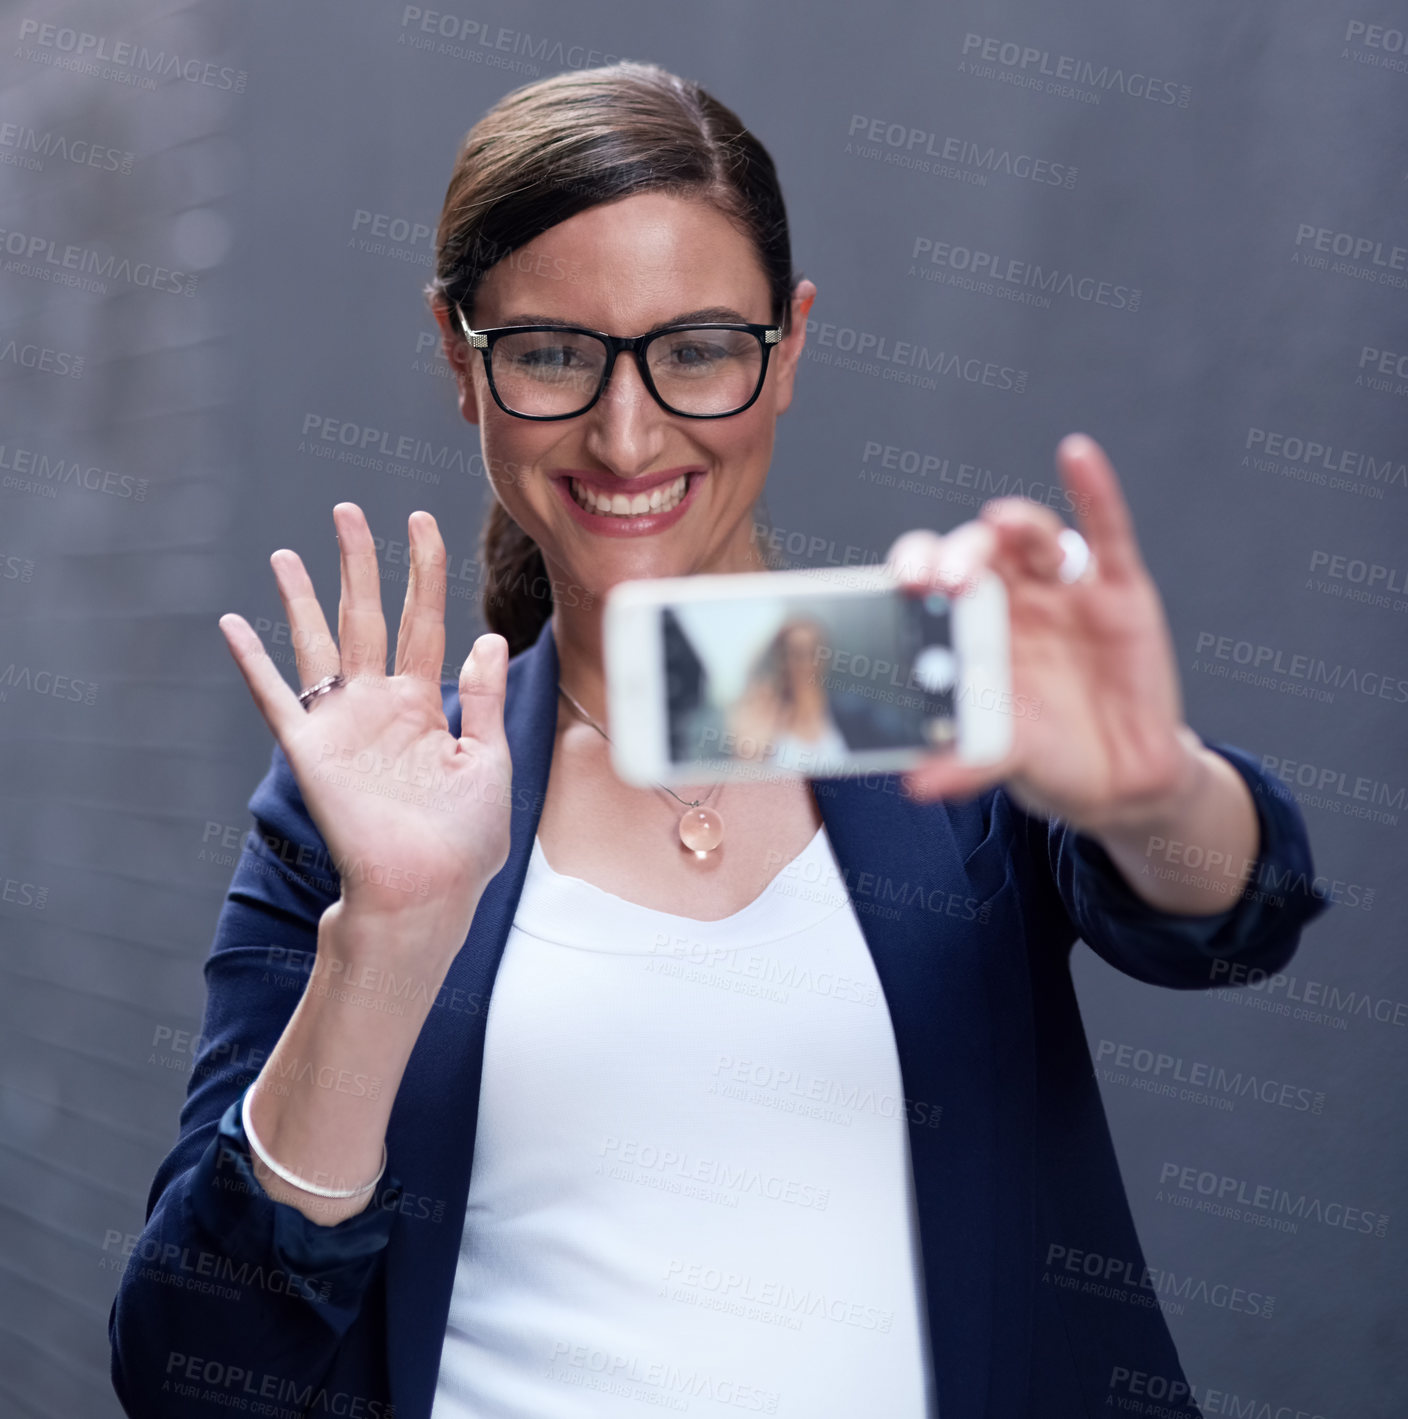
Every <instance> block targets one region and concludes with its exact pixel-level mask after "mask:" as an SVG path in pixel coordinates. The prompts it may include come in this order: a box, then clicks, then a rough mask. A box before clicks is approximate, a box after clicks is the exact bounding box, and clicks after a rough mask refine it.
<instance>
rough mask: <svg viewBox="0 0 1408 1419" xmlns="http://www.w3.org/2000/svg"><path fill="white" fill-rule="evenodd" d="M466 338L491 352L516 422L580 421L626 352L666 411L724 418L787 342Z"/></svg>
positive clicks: (745, 401) (763, 328)
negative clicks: (780, 344) (779, 345)
mask: <svg viewBox="0 0 1408 1419" xmlns="http://www.w3.org/2000/svg"><path fill="white" fill-rule="evenodd" d="M455 313H456V314H457V315H458V316H459V319H460V325H461V327H462V328H463V329H464V334H465V339H467V340H468V341H469V343H470V344H471V345H472V346H473V347H474V348H475V349H477V350H478V351H479V352H480V354H482V355H483V356H484V371H485V373H486V374H487V375H488V378H489V392H490V393H491V394H492V395H493V396H494V402H495V403H496V404H497V405H498V406H499V408H500V409H502V410H503V411H504V413H505V414H512V415H513V416H514V417H515V418H518V419H573V418H576V416H577V415H578V414H585V413H586V412H587V410H588V409H590V408H591V407H592V405H593V404H595V403H596V401H597V400H598V399H600V398H601V394H602V391H603V390H604V389H605V388H606V382H607V380H609V379H610V378H611V371H612V369H613V368H614V367H615V364H616V356H617V355H619V354H621V353H623V352H627V353H630V354H632V355H634V356H635V357H636V367H637V368H638V369H639V370H640V377H641V380H642V382H643V383H644V385H645V387H646V388H647V389H648V390H649V391H650V393H651V395H652V396H653V397H654V399H655V402H656V403H657V404H659V405H660V407H661V408H662V409H664V410H665V412H666V413H667V414H678V415H680V416H681V417H682V418H685V419H726V418H728V416H729V415H730V414H741V413H742V412H743V411H744V410H745V409H747V408H748V407H749V405H751V404H752V403H753V402H754V401H755V400H756V399H757V397H758V395H759V394H760V393H761V392H762V388H763V379H764V377H765V376H766V375H767V372H768V356H769V354H771V352H772V347H773V346H774V345H776V344H777V343H778V341H780V340H781V339H782V327H781V326H778V325H708V324H705V325H667V326H665V327H664V328H662V329H660V330H652V331H651V332H650V333H649V334H648V335H637V336H635V337H633V338H629V339H627V338H625V337H623V336H619V335H607V334H606V333H605V332H604V331H601V330H586V329H583V328H582V327H580V326H575V325H500V326H497V327H495V328H494V329H492V330H471V329H470V328H469V321H468V320H466V319H465V314H464V311H463V310H461V309H460V308H459V306H458V305H457V306H456V307H455Z"/></svg>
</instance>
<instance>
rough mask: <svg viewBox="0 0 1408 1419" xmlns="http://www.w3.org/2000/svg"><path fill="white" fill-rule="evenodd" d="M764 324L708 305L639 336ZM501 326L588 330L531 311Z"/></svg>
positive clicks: (515, 315) (516, 314)
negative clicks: (674, 327) (668, 329)
mask: <svg viewBox="0 0 1408 1419" xmlns="http://www.w3.org/2000/svg"><path fill="white" fill-rule="evenodd" d="M755 323H756V324H759V325H761V324H765V323H766V322H764V321H757V322H754V321H751V320H749V319H748V317H747V316H746V315H742V314H740V313H739V312H738V311H736V310H734V309H733V307H732V306H726V305H710V306H704V307H703V308H702V309H700V310H687V311H685V312H683V314H681V315H676V316H673V317H671V319H669V320H662V321H659V322H657V323H656V324H655V325H652V326H651V327H650V329H649V330H643V331H642V332H641V334H643V335H649V334H651V332H652V331H656V330H664V329H665V328H666V327H667V326H670V325H753V324H755ZM500 324H502V325H569V326H576V328H577V329H579V330H581V329H589V328H590V327H587V326H581V325H578V324H577V322H576V321H575V320H563V319H562V318H561V316H556V315H535V314H533V313H532V312H531V311H514V312H513V314H512V315H508V316H505V317H504V319H503V320H502V321H501V322H500Z"/></svg>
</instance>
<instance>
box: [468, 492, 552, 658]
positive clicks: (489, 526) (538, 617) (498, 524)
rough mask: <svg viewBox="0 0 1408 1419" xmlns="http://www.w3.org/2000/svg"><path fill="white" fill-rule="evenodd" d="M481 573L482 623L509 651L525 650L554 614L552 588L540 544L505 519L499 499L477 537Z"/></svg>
mask: <svg viewBox="0 0 1408 1419" xmlns="http://www.w3.org/2000/svg"><path fill="white" fill-rule="evenodd" d="M479 560H480V565H481V566H482V567H483V569H484V574H485V576H484V579H485V587H484V605H483V613H484V622H485V624H486V625H487V626H488V628H489V629H490V630H491V631H497V632H498V633H499V635H501V636H502V637H503V638H504V639H505V640H506V641H507V642H508V653H509V654H510V655H517V654H518V652H519V651H520V650H527V649H528V647H529V646H530V645H532V644H533V642H534V641H535V640H537V639H538V633H539V632H540V631H541V630H542V629H543V627H544V626H545V625H547V622H548V618H549V617H550V616H551V615H552V587H551V585H550V584H549V582H548V571H547V565H546V563H544V561H543V554H542V552H541V550H540V549H539V547H538V544H537V543H536V542H535V541H533V539H532V538H531V537H530V536H529V535H528V534H527V533H526V532H525V531H524V530H523V529H522V528H521V527H520V526H519V525H518V524H517V523H516V522H515V521H514V520H513V519H512V518H511V517H510V516H509V515H508V511H507V509H506V508H505V507H504V505H503V504H502V503H501V502H500V501H499V500H498V498H497V497H494V498H493V501H492V503H491V505H490V508H489V515H488V517H486V518H485V519H484V528H483V531H482V532H481V533H480V535H479Z"/></svg>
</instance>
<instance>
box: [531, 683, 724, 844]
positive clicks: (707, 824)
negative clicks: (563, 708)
mask: <svg viewBox="0 0 1408 1419" xmlns="http://www.w3.org/2000/svg"><path fill="white" fill-rule="evenodd" d="M557 688H558V689H559V690H561V691H562V693H563V694H564V695H566V696H567V703H568V704H569V705H571V706H572V708H573V709H574V710H576V711H577V713H578V714H579V715H581V716H582V718H583V719H584V720H586V722H587V723H588V724H590V725H591V727H592V728H593V729H595V730H596V732H597V733H598V734H600V735H601V737H602V738H603V739H605V740H606V742H607V743H608V744H609V743H611V736H610V735H609V734H608V733H607V732H606V731H605V730H604V729H603V728H602V727H601V725H599V724H598V723H597V722H596V720H594V719H593V718H592V717H591V715H589V714H588V713H587V712H586V710H584V709H583V708H582V707H581V705H579V704H578V703H577V701H576V700H574V699H573V698H572V696H571V695H570V694H568V693H567V686H566V685H564V684H563V683H562V681H561V680H559V681H558V682H557ZM655 787H656V788H663V789H664V790H665V792H666V793H668V794H669V795H670V797H671V798H673V799H674V800H675V801H676V802H677V803H683V804H684V806H685V810H686V811H685V813H684V816H683V817H682V818H681V819H680V841H681V842H682V843H683V844H684V845H685V847H687V848H688V849H689V850H690V851H691V852H692V853H693V854H694V855H695V857H698V858H705V857H708V855H709V854H710V853H711V852H713V850H714V849H715V848H716V847H718V845H719V844H720V843H721V842H723V840H724V820H723V819H722V818H720V817H719V815H718V814H717V813H716V812H714V810H713V809H712V808H705V807H704V806H703V804H704V799H702V798H696V799H695V800H694V801H693V802H690V801H688V800H687V799H684V798H681V797H680V796H679V794H678V793H676V792H675V790H674V789H673V788H671V787H670V786H669V785H668V784H663V783H657V784H656V785H655ZM716 787H717V785H716ZM711 792H712V790H711Z"/></svg>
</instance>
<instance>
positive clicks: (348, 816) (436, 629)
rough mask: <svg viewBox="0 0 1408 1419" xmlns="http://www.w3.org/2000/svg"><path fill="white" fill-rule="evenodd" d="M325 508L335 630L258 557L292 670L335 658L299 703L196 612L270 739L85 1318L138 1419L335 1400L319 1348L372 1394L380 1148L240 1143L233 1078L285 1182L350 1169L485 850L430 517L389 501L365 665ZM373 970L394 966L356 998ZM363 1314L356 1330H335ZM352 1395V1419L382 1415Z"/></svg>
mask: <svg viewBox="0 0 1408 1419" xmlns="http://www.w3.org/2000/svg"><path fill="white" fill-rule="evenodd" d="M334 514H335V517H336V519H337V525H338V530H339V541H340V544H341V560H342V573H343V597H342V605H341V607H340V616H339V630H340V632H341V634H340V637H339V640H340V642H341V644H340V647H339V644H338V642H335V641H334V639H333V637H332V635H331V633H330V632H329V630H328V627H327V623H326V620H325V619H324V617H323V614H322V610H321V608H320V607H319V605H318V602H317V598H316V597H315V596H314V594H313V589H312V584H311V582H310V580H309V578H308V575H307V572H306V571H305V570H304V568H303V566H302V563H301V561H300V560H299V559H298V558H297V556H296V555H295V554H293V553H292V552H287V551H279V552H276V553H275V554H274V556H273V558H272V559H271V560H272V561H273V563H274V567H275V571H276V574H277V576H278V578H279V590H280V594H281V595H282V597H283V601H284V606H285V608H286V610H287V611H288V618H289V623H290V625H291V627H292V630H293V635H292V639H293V642H294V646H295V649H296V652H297V656H298V669H299V675H300V678H301V680H302V682H303V684H304V685H305V686H310V685H312V684H314V683H316V682H318V681H320V680H322V679H324V678H325V677H327V676H330V675H333V674H337V675H338V676H339V677H340V683H339V684H338V685H337V686H336V687H335V688H334V689H333V690H332V691H331V692H330V693H329V694H328V695H326V696H324V697H322V698H317V699H313V700H311V701H310V702H309V704H308V706H307V707H305V706H304V705H303V704H301V703H300V702H299V699H298V697H297V696H296V695H295V694H294V692H293V691H292V690H291V689H290V688H289V686H288V685H287V684H286V683H285V682H284V679H283V677H282V675H281V674H280V673H279V671H278V669H277V668H276V667H275V666H274V665H273V663H272V662H271V661H270V659H269V657H268V655H267V654H266V653H265V652H264V649H263V647H262V646H261V645H260V643H259V640H258V637H257V636H255V635H254V633H253V631H252V630H251V629H250V628H249V626H248V624H247V623H245V622H244V621H243V620H242V619H241V618H239V617H237V616H233V615H230V616H226V617H224V618H222V620H221V623H220V624H221V629H222V631H223V632H224V633H225V636H226V639H227V641H228V643H229V645H230V648H231V651H232V653H233V654H234V656H235V659H236V661H237V662H238V664H239V667H240V670H241V673H242V674H243V675H244V677H245V680H246V682H247V683H248V685H249V688H250V690H251V692H252V694H253V696H254V699H255V702H256V704H257V705H258V708H259V710H260V712H261V713H262V714H263V715H264V718H265V719H266V721H267V722H268V724H269V726H270V728H271V729H272V730H273V731H274V735H275V738H276V740H277V741H278V743H277V747H276V749H275V751H274V755H273V763H272V766H271V768H270V771H269V773H268V775H267V776H266V777H265V779H264V781H263V782H262V783H261V784H260V786H259V788H258V789H257V790H256V792H255V794H254V796H253V797H252V798H251V800H250V809H251V811H252V812H253V813H254V816H255V821H256V823H257V825H258V828H259V833H260V836H259V837H258V838H257V839H253V840H248V841H247V843H246V847H245V850H244V852H243V853H242V854H241V858H240V862H239V865H238V866H237V868H236V872H235V877H234V880H233V881H232V883H231V886H230V890H229V893H228V895H227V899H226V902H225V906H224V909H223V910H222V913H221V917H220V923H219V927H218V930H217V935H216V940H215V944H214V948H213V950H212V952H211V955H210V958H209V960H208V961H207V963H206V978H207V991H208V994H207V1005H206V1013H205V1022H204V1027H203V1030H202V1040H201V1048H200V1053H199V1055H198V1057H197V1059H196V1062H195V1065H194V1068H193V1073H192V1081H191V1087H190V1091H189V1094H188V1098H187V1102H186V1106H185V1109H184V1110H183V1111H182V1116H181V1136H180V1138H179V1140H178V1142H177V1144H176V1147H175V1148H174V1149H173V1150H172V1152H171V1154H170V1155H169V1156H168V1157H167V1159H166V1160H165V1162H164V1163H163V1164H162V1167H161V1170H160V1171H159V1173H158V1175H157V1178H156V1181H155V1183H154V1185H153V1188H152V1193H151V1196H150V1199H149V1208H148V1218H147V1225H146V1228H145V1230H144V1232H143V1234H142V1237H141V1239H140V1243H139V1246H138V1247H137V1249H136V1251H135V1252H134V1255H133V1257H132V1259H131V1261H130V1263H129V1265H128V1268H127V1271H126V1273H125V1274H124V1277H123V1279H122V1282H121V1285H120V1288H119V1291H118V1295H117V1298H116V1300H115V1302H114V1305H113V1309H112V1314H111V1317H110V1322H109V1329H110V1335H111V1340H112V1347H113V1384H114V1387H115V1388H116V1390H117V1392H118V1395H119V1396H120V1397H121V1399H122V1401H123V1404H124V1405H125V1406H126V1407H127V1409H128V1412H129V1413H131V1414H133V1415H134V1416H135V1415H141V1416H143V1419H149V1417H150V1416H164V1415H168V1414H170V1415H173V1416H174V1415H178V1414H179V1415H188V1414H190V1413H193V1412H205V1411H206V1410H207V1409H209V1410H210V1411H211V1412H214V1410H215V1408H216V1407H217V1406H221V1405H226V1406H228V1405H230V1404H231V1403H232V1399H233V1398H234V1397H238V1398H245V1397H247V1396H248V1395H249V1394H250V1393H253V1394H255V1395H257V1397H258V1398H260V1399H269V1398H275V1399H277V1400H278V1401H279V1403H280V1404H281V1405H282V1406H283V1407H284V1408H285V1409H290V1408H296V1409H298V1410H300V1411H302V1410H306V1409H307V1408H308V1406H309V1405H312V1406H313V1409H314V1411H315V1412H344V1408H345V1405H346V1403H348V1402H350V1399H351V1398H352V1397H354V1396H349V1395H347V1394H345V1393H344V1394H343V1395H341V1402H342V1404H343V1405H344V1408H335V1407H332V1406H330V1405H329V1404H327V1403H323V1404H321V1406H320V1400H319V1396H318V1395H317V1393H316V1386H317V1385H318V1384H320V1383H322V1382H323V1380H324V1377H325V1376H327V1375H328V1374H329V1371H330V1368H331V1367H333V1366H334V1364H335V1365H336V1366H337V1375H338V1378H339V1382H342V1383H345V1382H346V1381H347V1380H348V1377H349V1376H352V1377H354V1378H355V1384H356V1388H357V1391H358V1393H359V1394H362V1395H363V1397H364V1398H366V1397H369V1396H370V1395H372V1394H384V1392H385V1390H386V1377H385V1373H384V1372H385V1358H384V1346H383V1345H382V1344H381V1343H380V1337H379V1334H378V1322H377V1312H376V1311H375V1309H374V1305H376V1304H379V1303H380V1300H381V1297H380V1293H379V1291H378V1290H377V1288H376V1287H375V1285H374V1278H375V1277H376V1276H377V1275H378V1273H379V1269H380V1267H381V1264H382V1256H383V1253H384V1250H385V1248H386V1245H387V1241H388V1239H389V1237H390V1235H391V1228H392V1226H393V1224H394V1220H395V1217H396V1212H395V1206H396V1203H397V1201H398V1200H399V1185H398V1183H397V1181H396V1178H395V1162H394V1160H390V1159H388V1173H387V1175H386V1176H384V1177H383V1178H382V1179H381V1180H380V1182H379V1184H378V1186H377V1188H376V1189H374V1190H368V1191H366V1192H363V1191H360V1190H359V1191H358V1192H357V1195H356V1196H354V1197H348V1198H346V1199H337V1200H333V1199H326V1198H324V1197H321V1196H319V1195H317V1194H316V1193H315V1192H313V1191H311V1190H309V1189H307V1188H300V1187H298V1186H297V1185H295V1184H290V1183H289V1182H287V1181H286V1180H283V1179H280V1178H278V1177H277V1176H276V1175H274V1174H273V1173H272V1172H271V1171H270V1170H268V1169H266V1168H265V1166H264V1165H263V1163H262V1162H259V1161H257V1160H255V1159H253V1158H252V1155H251V1151H250V1147H249V1140H248V1139H247V1138H246V1136H245V1133H244V1130H243V1129H242V1128H241V1125H240V1116H239V1112H238V1105H239V1102H240V1100H241V1098H242V1097H243V1096H244V1095H245V1093H246V1090H247V1091H248V1095H249V1104H250V1111H251V1118H250V1126H251V1127H252V1128H253V1130H254V1132H255V1133H256V1134H257V1135H258V1136H259V1138H260V1141H261V1143H262V1145H263V1147H264V1149H265V1151H266V1152H267V1153H268V1154H269V1155H270V1156H271V1157H273V1158H274V1159H276V1160H277V1161H278V1162H279V1163H280V1164H281V1165H282V1166H283V1167H284V1168H285V1169H286V1170H290V1171H291V1172H292V1173H293V1174H294V1175H296V1176H297V1177H299V1178H301V1179H303V1180H304V1181H305V1182H308V1183H311V1184H313V1185H314V1186H315V1187H319V1186H321V1187H324V1188H333V1189H348V1188H352V1187H355V1186H356V1184H359V1183H361V1182H363V1181H364V1180H369V1179H371V1178H372V1177H374V1176H375V1174H376V1170H377V1167H378V1165H379V1163H380V1160H381V1152H382V1147H383V1143H384V1139H385V1133H386V1125H387V1120H388V1117H389V1114H390V1110H391V1106H392V1103H393V1101H394V1099H395V1096H396V1091H397V1089H398V1088H399V1086H400V1082H401V1077H402V1074H403V1071H404V1069H405V1065H406V1063H407V1060H408V1058H409V1056H410V1053H411V1050H412V1049H413V1048H414V1046H415V1043H416V1040H417V1039H418V1037H419V1035H420V1032H421V1028H422V1026H423V1025H424V1022H425V1019H426V1017H427V1015H428V1014H429V1011H430V1009H431V1008H432V1006H433V1004H434V1002H435V998H436V996H437V994H438V992H439V989H440V986H441V984H442V982H443V980H444V978H445V975H446V973H447V972H448V970H449V966H450V963H451V961H452V960H453V958H454V956H455V954H456V952H458V950H459V949H460V946H461V945H462V944H463V942H464V940H465V938H466V936H467V934H468V931H469V926H470V922H471V921H472V920H473V917H474V914H475V911H476V909H477V906H478V902H479V899H480V897H481V895H482V893H483V890H484V887H485V885H487V883H488V882H489V881H490V879H491V878H492V877H493V876H494V875H495V874H496V873H497V872H498V871H499V870H500V869H501V868H502V866H503V864H504V861H505V859H506V858H507V855H508V839H509V834H508V824H509V803H510V802H511V799H510V797H509V795H508V792H507V789H508V786H509V784H510V782H511V764H510V762H509V754H508V745H507V741H506V739H505V737H504V732H503V712H504V698H505V692H506V679H507V645H506V643H505V642H504V641H503V638H502V637H500V636H493V635H489V636H481V637H480V638H479V639H478V640H477V641H476V642H475V644H474V648H473V649H472V650H471V652H470V655H469V657H468V659H467V660H466V661H465V663H464V666H463V668H462V669H461V672H460V678H459V702H460V709H461V715H460V729H461V732H460V734H459V735H458V736H456V735H452V734H450V733H449V732H448V719H447V715H446V712H445V709H446V706H445V699H444V693H443V690H442V687H441V685H440V681H439V672H440V667H441V664H442V662H443V658H444V601H445V582H444V576H443V572H444V559H445V552H444V546H443V543H442V542H441V541H440V537H439V532H438V529H437V528H436V527H435V523H434V519H433V518H431V517H430V516H429V514H427V513H423V512H417V513H413V514H412V516H411V520H410V528H409V531H410V538H411V544H412V552H413V555H412V568H411V576H410V580H409V584H408V586H407V591H406V606H405V611H404V614H403V618H402V626H401V633H400V637H399V642H398V646H397V656H396V674H395V675H394V676H390V677H389V676H387V674H386V626H385V622H384V620H383V618H382V614H381V603H380V578H379V575H378V571H377V566H376V553H375V550H374V545H373V542H372V537H371V532H370V529H369V528H368V527H367V525H366V521H365V519H364V518H363V517H362V515H361V512H360V509H358V508H356V507H355V505H353V504H347V503H344V504H339V505H338V507H337V508H336V509H335V510H334ZM427 572H428V573H429V574H428V575H427ZM426 785H429V786H431V787H429V788H426V787H423V786H426ZM391 979H394V980H396V981H398V982H400V983H403V984H404V983H407V982H409V983H410V985H411V986H412V987H413V988H412V989H410V990H407V991H405V992H404V994H400V993H398V994H396V995H395V997H394V1005H395V1009H392V1010H388V1009H385V1008H377V1007H378V1006H379V1005H380V1006H384V1005H385V1004H387V1003H388V999H387V996H386V994H385V988H384V986H383V985H382V983H383V982H386V981H389V980H391ZM364 1316H365V1317H368V1318H369V1319H367V1320H366V1321H365V1322H364V1324H365V1328H366V1335H364V1336H363V1337H362V1339H363V1342H364V1343H362V1344H360V1345H357V1346H350V1345H349V1346H347V1347H345V1348H344V1347H343V1345H342V1342H343V1341H344V1339H345V1338H346V1337H347V1336H348V1334H349V1332H351V1331H352V1329H353V1328H354V1327H355V1326H357V1325H358V1323H359V1322H363V1318H364ZM368 1335H369V1336H370V1337H371V1343H370V1344H367V1343H365V1341H366V1338H367V1336H368ZM211 1374H214V1375H215V1376H216V1377H217V1378H215V1379H211V1378H210V1376H211ZM221 1377H223V1378H221ZM232 1377H237V1378H238V1379H239V1381H240V1385H241V1388H239V1389H238V1390H236V1389H235V1387H234V1379H233V1378H232ZM192 1384H193V1385H194V1387H195V1388H194V1391H193V1392H190V1391H189V1390H188V1386H189V1385H192ZM251 1385H252V1386H254V1388H253V1389H251ZM202 1386H204V1388H202ZM212 1387H213V1388H212ZM310 1387H312V1388H310ZM361 1407H362V1408H363V1409H364V1410H365V1412H366V1414H367V1416H368V1419H374V1415H375V1414H377V1413H384V1412H385V1409H384V1405H383V1407H381V1408H378V1409H371V1408H367V1407H366V1406H365V1405H363V1406H361Z"/></svg>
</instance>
